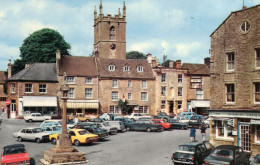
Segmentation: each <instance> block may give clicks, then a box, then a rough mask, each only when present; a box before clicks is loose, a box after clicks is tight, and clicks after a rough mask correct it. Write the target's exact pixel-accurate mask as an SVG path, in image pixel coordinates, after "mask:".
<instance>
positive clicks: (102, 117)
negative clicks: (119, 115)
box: [98, 113, 111, 121]
mask: <svg viewBox="0 0 260 165" xmlns="http://www.w3.org/2000/svg"><path fill="white" fill-rule="evenodd" d="M98 118H100V119H102V120H103V121H107V120H111V117H110V115H109V114H108V113H103V114H102V115H101V116H99V117H98Z"/></svg>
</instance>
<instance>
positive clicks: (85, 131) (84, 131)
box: [79, 130, 89, 135]
mask: <svg viewBox="0 0 260 165" xmlns="http://www.w3.org/2000/svg"><path fill="white" fill-rule="evenodd" d="M79 134H80V135H85V134H89V132H88V131H87V130H82V131H79Z"/></svg>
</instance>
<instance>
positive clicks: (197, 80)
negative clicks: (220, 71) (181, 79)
mask: <svg viewBox="0 0 260 165" xmlns="http://www.w3.org/2000/svg"><path fill="white" fill-rule="evenodd" d="M202 82H203V81H202V76H191V78H190V88H195V89H200V88H202Z"/></svg>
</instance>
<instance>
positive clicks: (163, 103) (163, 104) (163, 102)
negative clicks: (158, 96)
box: [161, 100, 166, 109]
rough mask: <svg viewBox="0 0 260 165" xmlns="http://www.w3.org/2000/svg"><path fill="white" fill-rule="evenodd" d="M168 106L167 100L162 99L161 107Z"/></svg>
mask: <svg viewBox="0 0 260 165" xmlns="http://www.w3.org/2000/svg"><path fill="white" fill-rule="evenodd" d="M165 108H166V101H165V100H162V101H161V109H165Z"/></svg>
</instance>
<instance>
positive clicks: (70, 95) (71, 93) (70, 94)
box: [68, 88, 74, 99]
mask: <svg viewBox="0 0 260 165" xmlns="http://www.w3.org/2000/svg"><path fill="white" fill-rule="evenodd" d="M68 97H69V98H71V99H73V98H74V88H70V89H69V92H68Z"/></svg>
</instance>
